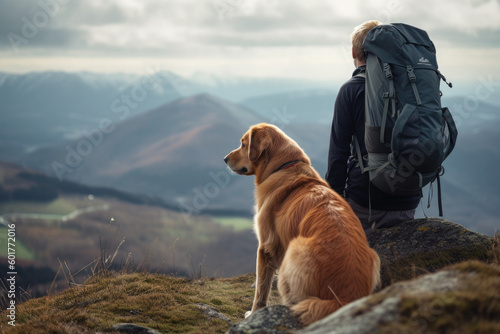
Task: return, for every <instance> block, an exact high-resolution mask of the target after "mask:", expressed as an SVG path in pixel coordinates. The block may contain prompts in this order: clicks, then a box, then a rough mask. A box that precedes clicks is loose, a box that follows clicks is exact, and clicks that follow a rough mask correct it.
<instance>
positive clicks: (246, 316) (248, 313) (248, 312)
mask: <svg viewBox="0 0 500 334" xmlns="http://www.w3.org/2000/svg"><path fill="white" fill-rule="evenodd" d="M251 315H252V311H246V312H245V319H246V318H248V317H249V316H251Z"/></svg>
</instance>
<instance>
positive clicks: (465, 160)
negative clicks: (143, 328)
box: [0, 72, 500, 234]
mask: <svg viewBox="0 0 500 334" xmlns="http://www.w3.org/2000/svg"><path fill="white" fill-rule="evenodd" d="M153 75H155V74H151V76H144V77H143V78H142V79H141V78H140V77H139V80H138V77H137V76H127V75H122V76H119V75H115V76H103V75H101V76H92V75H90V74H85V73H84V74H81V73H80V74H65V73H52V72H50V73H34V74H27V75H17V76H16V75H6V74H3V75H0V98H2V100H3V101H5V102H4V108H3V109H4V110H5V111H2V117H5V118H4V121H2V122H1V123H0V127H1V129H0V130H2V132H1V134H0V154H1V156H2V159H3V160H9V161H12V162H15V163H18V164H22V165H25V166H28V167H31V168H34V169H37V170H41V171H44V172H46V173H48V174H50V175H53V176H56V177H58V178H59V179H60V180H70V181H77V182H81V183H84V184H89V185H98V186H106V187H113V188H117V189H120V190H124V191H127V192H132V193H142V194H148V195H152V196H158V197H161V198H163V199H165V200H168V201H170V202H172V203H175V204H176V205H178V206H179V208H181V210H184V211H186V212H188V213H190V214H191V213H198V212H200V211H203V210H204V209H207V208H212V209H217V208H232V209H238V210H247V211H248V212H249V211H251V207H252V204H253V199H252V197H253V196H252V194H253V184H252V183H253V178H251V177H242V176H237V175H235V174H232V173H230V172H229V171H228V170H227V169H226V167H225V164H224V162H223V161H222V158H223V157H224V156H225V155H226V154H227V153H228V152H229V151H230V150H232V149H234V148H236V147H237V146H238V145H239V139H240V138H241V135H242V134H243V133H244V132H245V131H246V130H247V129H248V127H249V126H250V125H252V124H255V123H259V122H269V123H274V124H276V125H278V126H279V127H281V128H282V129H283V130H284V131H285V132H287V133H288V134H289V135H290V136H291V137H292V138H294V139H295V140H296V141H297V142H298V143H299V145H301V146H302V148H303V149H304V150H305V151H306V153H307V154H308V155H309V156H310V157H311V159H312V162H313V165H314V166H315V168H316V169H317V170H318V171H319V172H320V174H322V175H324V173H325V171H326V160H327V155H328V143H329V135H330V123H331V117H332V115H331V113H332V111H331V109H332V105H333V102H334V100H335V90H334V88H333V87H334V85H332V86H331V87H330V88H325V87H324V86H323V87H320V86H321V85H318V86H317V87H319V88H317V87H315V86H314V84H312V83H300V84H299V83H297V82H291V83H289V84H288V85H287V83H286V81H280V80H269V82H265V80H264V79H255V80H253V81H252V80H246V81H245V80H242V81H238V80H233V81H231V80H219V79H218V78H213V77H200V76H198V77H197V80H188V79H184V78H182V77H179V76H176V75H174V74H172V73H162V74H161V75H160V74H156V77H154V76H153ZM154 78H156V80H157V85H155V87H154V89H152V90H151V91H148V90H147V87H149V86H146V84H145V83H148V82H149V84H150V85H151V86H152V85H154V83H155V81H154ZM145 80H150V81H148V82H146V81H145ZM49 87H52V88H51V90H49ZM56 88H57V89H56ZM264 89H267V92H266V93H265V94H264V92H263V90H264ZM143 90H144V91H146V92H147V94H148V95H147V96H146V97H144V98H143V99H142V97H141V95H139V94H141V92H142V91H143ZM207 92H208V93H207ZM259 94H261V95H259ZM122 95H124V96H125V97H123V96H122ZM126 96H128V98H127V97H126ZM138 97H140V98H138ZM140 99H142V100H140ZM469 100H470V99H469ZM116 101H118V102H116ZM443 102H444V103H443V104H444V105H447V106H449V107H450V109H452V113H453V112H454V111H453V109H455V110H456V112H454V117H455V120H456V122H457V125H458V127H459V132H460V134H459V141H458V144H457V147H456V149H455V151H454V152H453V153H452V154H451V155H450V157H449V158H448V160H447V161H446V162H445V165H444V166H445V168H446V175H445V176H444V178H443V201H444V205H445V215H446V218H448V219H450V220H453V221H456V222H458V223H462V224H465V225H467V226H468V227H469V228H473V229H475V230H476V231H480V232H483V233H488V234H492V233H494V231H495V229H496V226H498V223H497V222H498V218H497V217H498V216H499V214H500V208H498V205H496V204H495V203H498V201H499V200H500V194H499V192H498V189H499V186H500V184H499V178H498V177H496V175H495V174H496V167H495V166H496V163H497V162H500V151H499V150H498V148H497V147H496V143H497V142H498V141H499V139H500V138H499V136H500V134H499V133H498V131H497V130H496V129H497V126H498V125H500V114H499V113H498V106H496V105H494V104H489V103H487V101H478V102H477V105H475V106H474V107H475V108H471V107H470V101H468V100H467V97H463V96H455V97H448V98H446V99H444V100H443ZM113 103H115V104H113ZM135 104H136V106H135V107H132V106H134V105H135ZM461 107H462V108H461ZM464 107H465V108H464ZM4 115H5V116H4ZM42 120H43V121H42ZM427 193H428V190H427V189H425V190H424V194H425V198H424V200H423V206H425V205H426V202H427ZM434 197H435V196H434ZM434 202H435V200H434ZM434 202H433V203H434ZM434 207H435V204H433V207H432V208H431V209H429V210H428V209H424V210H420V209H418V211H424V212H425V213H426V214H428V215H433V214H434V212H435V211H434ZM420 215H423V213H421V214H420ZM471 224H472V225H473V226H471Z"/></svg>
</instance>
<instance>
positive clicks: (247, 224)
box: [212, 217, 253, 231]
mask: <svg viewBox="0 0 500 334" xmlns="http://www.w3.org/2000/svg"><path fill="white" fill-rule="evenodd" d="M212 220H213V221H214V222H216V223H219V224H221V225H223V226H232V227H233V228H234V230H235V231H243V230H251V229H252V228H253V220H252V219H251V218H244V217H212Z"/></svg>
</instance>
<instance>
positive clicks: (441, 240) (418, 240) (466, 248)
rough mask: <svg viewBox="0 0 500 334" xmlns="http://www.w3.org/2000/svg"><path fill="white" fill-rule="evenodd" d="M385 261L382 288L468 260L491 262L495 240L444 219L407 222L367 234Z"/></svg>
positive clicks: (382, 269)
mask: <svg viewBox="0 0 500 334" xmlns="http://www.w3.org/2000/svg"><path fill="white" fill-rule="evenodd" d="M367 239H368V243H369V244H370V246H371V247H372V248H373V249H375V250H376V251H377V253H378V255H379V256H380V260H381V278H382V287H386V286H388V285H389V284H391V283H395V282H399V281H403V280H408V279H411V278H415V277H417V276H419V275H421V274H425V273H429V272H434V271H436V270H438V269H441V268H444V267H446V266H448V265H450V264H453V263H457V262H462V261H466V260H480V261H488V260H489V258H490V254H489V253H490V250H491V248H492V246H493V243H494V239H493V238H492V237H489V236H487V235H484V234H480V233H476V232H473V231H470V230H468V229H466V228H465V227H463V226H461V225H459V224H456V223H453V222H450V221H448V220H445V219H440V218H423V219H415V220H409V221H406V222H403V223H401V224H399V225H397V226H394V227H391V228H384V229H378V230H374V231H370V232H368V233H367Z"/></svg>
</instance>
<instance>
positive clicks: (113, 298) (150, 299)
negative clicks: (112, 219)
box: [0, 273, 278, 333]
mask: <svg viewBox="0 0 500 334" xmlns="http://www.w3.org/2000/svg"><path fill="white" fill-rule="evenodd" d="M254 279H255V276H254V275H250V274H248V275H244V276H240V277H236V278H232V279H201V280H187V279H183V278H172V277H168V276H165V275H159V274H148V273H133V274H121V275H114V274H111V275H110V276H109V275H108V277H105V276H95V277H93V278H91V279H90V280H89V281H87V282H86V283H85V284H84V285H82V286H77V287H72V288H70V289H68V290H66V291H64V292H63V293H61V294H59V295H55V296H46V297H43V298H38V299H33V300H30V301H27V302H25V303H23V304H21V305H19V306H18V308H17V319H16V327H11V326H9V325H7V324H6V322H5V321H3V322H2V323H1V324H0V332H2V333H49V332H52V333H86V332H89V333H90V332H92V333H95V332H109V331H112V327H113V325H115V324H117V323H124V322H127V323H134V324H138V325H142V326H147V327H150V328H153V329H156V330H158V331H160V332H162V333H224V332H225V331H227V330H228V328H229V325H228V323H227V322H225V321H223V320H219V319H213V318H209V317H207V316H206V315H204V314H203V311H202V310H200V309H199V308H198V307H196V306H195V305H194V304H196V303H204V304H207V305H210V306H212V307H214V308H215V309H217V310H218V311H220V312H221V313H223V314H225V315H226V316H228V317H229V318H230V319H232V320H234V321H241V320H242V319H243V317H244V313H245V311H247V310H249V309H250V307H251V303H252V300H253V289H252V288H251V284H252V282H253V281H254ZM277 298H278V297H277V292H273V301H274V302H277ZM1 316H2V318H3V319H5V314H1Z"/></svg>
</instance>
